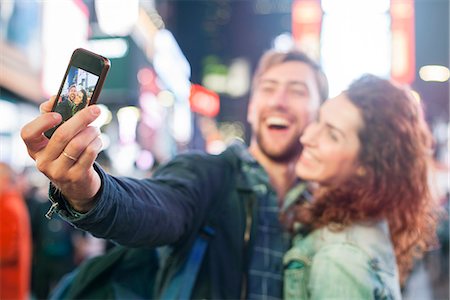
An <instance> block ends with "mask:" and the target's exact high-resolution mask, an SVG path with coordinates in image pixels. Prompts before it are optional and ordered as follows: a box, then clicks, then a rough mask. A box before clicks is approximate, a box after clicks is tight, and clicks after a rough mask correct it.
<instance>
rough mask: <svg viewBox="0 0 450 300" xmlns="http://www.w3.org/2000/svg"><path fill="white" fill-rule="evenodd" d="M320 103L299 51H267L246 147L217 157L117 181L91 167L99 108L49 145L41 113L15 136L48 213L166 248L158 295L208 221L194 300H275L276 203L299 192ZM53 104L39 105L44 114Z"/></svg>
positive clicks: (280, 248)
mask: <svg viewBox="0 0 450 300" xmlns="http://www.w3.org/2000/svg"><path fill="white" fill-rule="evenodd" d="M326 97H327V83H326V79H325V77H324V75H323V73H322V72H321V70H320V68H319V66H317V65H316V64H315V63H314V62H313V61H312V60H310V59H309V58H308V57H307V56H306V55H304V54H303V53H301V52H297V51H291V52H287V53H278V52H268V53H266V54H265V55H264V56H263V57H262V59H261V61H260V63H259V66H258V69H257V70H256V73H255V75H254V78H253V88H252V95H251V99H250V105H249V109H248V121H249V122H250V124H251V126H252V131H253V137H252V139H251V142H250V147H249V148H248V150H247V149H246V148H245V147H243V145H232V146H230V147H229V148H228V149H227V150H226V151H225V152H224V153H222V154H221V155H218V156H213V155H206V154H200V153H191V154H186V155H180V156H178V157H176V158H175V159H174V160H172V161H171V162H169V163H168V164H167V165H165V166H164V167H162V168H160V169H159V170H158V171H157V172H155V174H154V176H153V178H152V179H145V180H136V179H132V178H120V179H119V178H114V177H112V176H110V175H107V174H106V173H105V172H104V171H103V170H101V168H99V167H98V166H97V165H96V164H94V160H95V157H96V155H97V153H98V152H99V151H100V148H101V141H100V139H99V138H98V135H99V132H98V130H96V129H95V128H93V127H88V124H89V123H91V122H92V121H93V120H94V119H95V118H96V117H97V116H98V114H99V109H98V107H96V106H91V107H88V108H87V109H84V110H82V111H80V112H79V113H78V114H77V115H76V116H74V117H73V118H72V119H70V120H69V121H67V122H66V123H65V124H63V125H62V126H61V127H60V128H59V129H58V130H57V131H55V134H54V135H53V137H52V139H51V140H49V141H47V140H46V138H45V137H44V136H42V132H44V131H45V130H47V129H49V128H51V127H52V126H55V125H57V124H58V123H59V122H60V121H61V117H60V116H59V115H57V114H54V113H47V114H43V115H41V116H40V117H38V118H36V119H35V120H34V121H32V122H30V123H29V124H27V125H26V126H25V127H24V128H23V129H22V138H23V139H24V141H25V143H26V145H27V147H28V151H29V154H30V156H31V157H32V158H33V159H35V160H36V164H37V167H38V169H39V170H40V171H41V172H43V173H44V174H45V175H46V176H47V177H48V178H49V179H50V180H51V181H52V183H53V185H52V187H51V191H50V196H51V197H52V198H53V201H54V202H55V205H54V208H55V210H56V211H57V212H58V213H59V214H60V215H61V216H62V217H64V218H65V219H66V220H68V221H70V222H72V223H73V224H74V225H75V226H77V227H79V228H82V229H84V230H87V231H89V232H91V233H92V234H94V235H95V236H98V237H105V238H110V239H113V240H115V241H117V242H118V243H120V244H125V245H131V246H160V245H170V246H171V247H172V249H173V252H172V253H173V254H172V259H171V260H170V262H168V263H166V262H165V263H163V264H162V267H161V270H162V271H161V272H160V274H162V275H161V276H160V277H162V278H163V279H162V283H160V284H159V286H158V287H156V293H155V297H156V298H159V297H161V293H163V292H164V291H163V290H164V287H165V286H166V282H167V280H169V279H170V277H171V275H173V274H176V273H177V266H179V262H180V261H183V255H184V257H185V256H186V254H185V253H184V252H183V251H181V250H180V251H177V250H179V249H184V248H185V247H186V245H191V244H193V243H194V240H195V238H196V236H197V235H198V232H199V230H200V228H201V227H202V226H203V225H205V224H212V227H213V228H214V229H215V234H214V236H213V237H212V238H211V240H210V242H209V244H208V248H207V250H206V255H205V257H206V258H205V261H203V263H202V265H201V270H200V272H199V276H198V278H197V279H196V282H195V287H194V290H193V293H192V295H191V297H192V298H209V299H211V298H212V299H237V298H249V299H268V298H270V299H279V298H281V297H282V270H283V266H282V260H281V259H282V256H283V254H284V252H285V251H286V250H287V249H288V247H289V246H290V237H289V235H288V233H286V232H284V230H283V227H282V225H281V224H280V222H279V221H278V213H279V207H280V206H281V205H282V204H283V201H284V199H285V197H286V196H287V194H288V192H289V191H291V190H292V192H295V191H296V190H298V189H292V188H293V187H294V186H295V184H296V183H297V179H296V176H295V173H294V165H295V162H296V160H297V158H298V156H299V154H300V151H301V146H300V142H299V137H300V135H301V132H302V130H303V129H304V127H305V126H306V124H307V123H308V122H309V121H310V120H311V118H313V117H314V114H315V113H316V110H317V109H318V107H319V105H320V102H321V100H324V99H325V98H326ZM50 106H51V101H49V102H46V103H44V104H43V105H42V110H44V111H48V110H49V107H50ZM56 187H57V188H56ZM290 194H291V192H290ZM298 196H299V195H298V194H297V195H291V196H290V198H292V197H294V198H297V197H298ZM183 247H184V248H183Z"/></svg>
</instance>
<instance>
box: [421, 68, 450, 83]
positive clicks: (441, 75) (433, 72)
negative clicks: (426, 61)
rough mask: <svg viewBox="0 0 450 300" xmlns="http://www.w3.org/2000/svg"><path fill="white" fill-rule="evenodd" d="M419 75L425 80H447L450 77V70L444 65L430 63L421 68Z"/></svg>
mask: <svg viewBox="0 0 450 300" xmlns="http://www.w3.org/2000/svg"><path fill="white" fill-rule="evenodd" d="M419 76H420V78H421V79H422V80H424V81H437V82H445V81H447V80H448V79H449V78H450V71H449V69H448V68H447V67H444V66H438V65H428V66H423V67H421V68H420V70H419Z"/></svg>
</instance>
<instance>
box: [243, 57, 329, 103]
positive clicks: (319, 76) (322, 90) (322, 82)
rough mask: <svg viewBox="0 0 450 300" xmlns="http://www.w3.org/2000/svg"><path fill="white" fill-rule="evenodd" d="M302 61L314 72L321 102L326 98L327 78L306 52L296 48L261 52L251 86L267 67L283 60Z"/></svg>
mask: <svg viewBox="0 0 450 300" xmlns="http://www.w3.org/2000/svg"><path fill="white" fill-rule="evenodd" d="M290 61H293V62H302V63H305V64H307V65H308V66H310V67H311V68H312V69H313V71H314V74H315V77H316V82H317V87H318V88H319V96H320V100H321V102H323V101H325V100H326V99H327V98H328V80H327V78H326V76H325V74H324V73H323V71H322V68H321V67H320V65H319V64H318V63H316V62H315V61H314V60H313V59H311V58H310V57H309V56H308V55H307V54H306V53H304V52H302V51H300V50H298V49H292V50H290V51H287V52H280V51H276V50H269V51H267V52H266V53H264V54H263V56H262V57H261V59H260V60H259V63H258V66H257V68H256V71H255V73H254V75H253V80H252V87H253V88H255V86H256V84H257V82H258V80H259V78H260V77H261V76H262V74H264V73H265V72H266V71H267V70H268V69H270V68H271V67H273V66H276V65H279V64H282V63H285V62H290Z"/></svg>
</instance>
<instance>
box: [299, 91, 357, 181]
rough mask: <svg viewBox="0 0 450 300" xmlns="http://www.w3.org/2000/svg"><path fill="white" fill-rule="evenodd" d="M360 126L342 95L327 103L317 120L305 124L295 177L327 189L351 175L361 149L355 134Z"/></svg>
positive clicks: (355, 109) (349, 104) (354, 109)
mask: <svg viewBox="0 0 450 300" xmlns="http://www.w3.org/2000/svg"><path fill="white" fill-rule="evenodd" d="M362 126H363V120H362V116H361V114H360V112H359V110H358V108H357V107H356V106H355V105H353V103H351V102H350V100H349V99H348V98H347V97H346V95H345V94H341V95H339V96H337V97H336V98H333V99H330V100H328V101H326V102H325V103H324V104H323V105H322V107H321V108H320V113H319V118H318V120H316V121H315V122H313V123H311V124H310V125H308V127H306V129H305V131H304V133H303V135H302V137H301V138H300V142H301V143H302V144H303V152H302V155H301V157H300V159H299V161H298V162H297V166H296V173H297V175H298V176H299V177H300V178H303V179H305V180H309V181H314V182H317V183H319V184H320V185H324V186H329V185H337V184H339V183H340V182H342V181H344V180H345V179H346V178H348V177H349V176H350V175H352V174H354V173H355V171H356V169H357V167H358V161H357V159H358V153H359V150H360V141H359V138H358V131H359V129H360V128H362Z"/></svg>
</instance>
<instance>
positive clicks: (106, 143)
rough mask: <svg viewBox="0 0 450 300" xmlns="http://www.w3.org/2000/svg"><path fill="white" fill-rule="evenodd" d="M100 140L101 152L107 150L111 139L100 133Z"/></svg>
mask: <svg viewBox="0 0 450 300" xmlns="http://www.w3.org/2000/svg"><path fill="white" fill-rule="evenodd" d="M100 139H101V140H102V150H106V149H108V148H109V146H110V145H111V138H110V137H109V136H108V135H107V134H105V133H102V134H100Z"/></svg>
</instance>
